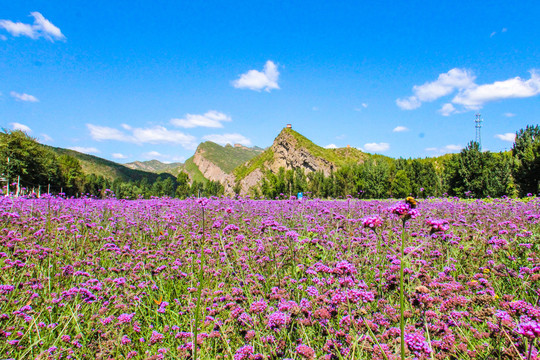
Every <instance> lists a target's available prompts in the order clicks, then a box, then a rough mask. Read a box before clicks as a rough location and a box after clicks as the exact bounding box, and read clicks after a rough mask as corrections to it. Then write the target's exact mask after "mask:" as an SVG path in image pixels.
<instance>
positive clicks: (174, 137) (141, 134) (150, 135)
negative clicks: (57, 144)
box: [86, 124, 196, 149]
mask: <svg viewBox="0 0 540 360" xmlns="http://www.w3.org/2000/svg"><path fill="white" fill-rule="evenodd" d="M86 126H87V127H88V130H90V136H91V137H92V139H94V140H97V141H104V140H116V141H123V142H130V143H135V144H145V143H149V144H163V143H170V144H180V145H182V146H183V147H184V148H186V149H194V148H195V147H196V144H195V137H194V136H192V135H189V134H184V133H183V132H181V131H176V130H169V129H167V128H165V127H163V126H154V127H151V128H131V127H129V126H128V127H129V128H130V129H129V130H128V131H130V132H131V134H126V133H125V132H123V131H121V130H118V129H115V128H111V127H107V126H99V125H93V124H86ZM124 128H125V127H124ZM126 130H127V129H126Z"/></svg>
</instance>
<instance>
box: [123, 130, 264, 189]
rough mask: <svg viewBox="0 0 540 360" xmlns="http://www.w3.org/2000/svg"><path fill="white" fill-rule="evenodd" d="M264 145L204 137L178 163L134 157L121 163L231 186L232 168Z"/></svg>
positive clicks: (132, 167)
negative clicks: (203, 140) (225, 143)
mask: <svg viewBox="0 0 540 360" xmlns="http://www.w3.org/2000/svg"><path fill="white" fill-rule="evenodd" d="M263 151H264V149H261V148H259V147H256V146H255V147H247V146H243V145H239V144H236V145H235V146H232V145H230V144H227V145H225V146H221V145H219V144H216V143H214V142H211V141H206V142H203V143H201V144H199V146H198V147H197V149H196V151H195V154H193V156H192V157H190V158H189V159H187V160H186V161H185V162H184V163H183V164H182V163H171V164H165V163H162V162H161V161H158V160H150V161H134V162H131V163H127V164H125V165H126V166H127V167H129V168H131V169H136V170H143V171H149V172H153V173H169V174H172V175H174V176H178V174H179V173H180V172H181V171H183V172H185V173H187V174H188V175H189V178H190V179H191V181H192V182H193V181H197V182H202V183H205V182H207V181H209V180H212V181H218V182H220V183H221V184H223V185H224V186H225V188H226V189H231V191H232V187H233V186H234V179H235V178H234V176H233V175H232V172H233V170H234V169H235V168H237V167H238V166H240V165H242V164H244V163H246V162H247V161H249V160H251V159H252V158H254V157H255V156H257V155H259V154H261V153H262V152H263Z"/></svg>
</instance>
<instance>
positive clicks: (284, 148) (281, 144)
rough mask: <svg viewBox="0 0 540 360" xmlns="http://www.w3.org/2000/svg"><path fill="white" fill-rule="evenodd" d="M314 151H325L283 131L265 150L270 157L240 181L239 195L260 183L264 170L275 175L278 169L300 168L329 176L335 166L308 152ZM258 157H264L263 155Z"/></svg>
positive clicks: (299, 136) (288, 130)
mask: <svg viewBox="0 0 540 360" xmlns="http://www.w3.org/2000/svg"><path fill="white" fill-rule="evenodd" d="M302 139H303V143H302ZM306 144H309V145H310V147H311V148H312V149H310V148H308V147H306V146H305V145H306ZM314 149H315V150H317V151H319V152H320V151H325V150H326V149H323V148H321V147H320V146H317V145H315V144H313V143H312V142H311V141H309V140H307V139H305V138H304V137H303V136H301V135H300V134H298V133H297V132H295V131H293V130H291V129H287V128H285V129H283V131H281V133H280V134H279V135H278V136H277V137H276V138H275V140H274V142H273V144H272V146H271V147H270V148H269V149H268V150H266V151H267V154H268V153H271V154H272V156H271V157H270V158H269V159H268V160H266V161H264V162H263V163H262V165H261V166H260V167H258V168H255V169H254V170H253V171H251V172H249V173H248V174H247V175H246V176H245V177H244V178H243V179H241V180H240V185H241V194H242V195H247V194H249V192H250V190H251V189H252V188H253V187H256V186H257V185H258V184H259V183H260V181H261V180H262V178H263V177H264V171H265V170H270V171H272V172H273V173H277V172H278V171H279V169H280V168H284V169H285V170H295V169H298V168H300V169H303V170H304V172H305V173H306V174H309V173H311V172H316V171H322V172H323V173H324V175H325V176H328V175H330V172H331V171H332V170H335V164H334V163H332V162H331V161H329V160H327V159H325V158H324V157H322V156H317V155H316V154H314V153H313V151H310V150H314ZM260 156H264V154H262V155H260Z"/></svg>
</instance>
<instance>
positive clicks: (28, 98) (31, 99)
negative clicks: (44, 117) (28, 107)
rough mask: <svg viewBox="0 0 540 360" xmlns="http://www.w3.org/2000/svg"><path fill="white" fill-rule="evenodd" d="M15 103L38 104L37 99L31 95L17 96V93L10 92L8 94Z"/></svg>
mask: <svg viewBox="0 0 540 360" xmlns="http://www.w3.org/2000/svg"><path fill="white" fill-rule="evenodd" d="M9 94H10V95H11V97H13V98H14V99H15V100H17V101H26V102H39V99H38V98H36V97H35V96H33V95H28V94H19V93H18V92H15V91H12V92H10V93H9Z"/></svg>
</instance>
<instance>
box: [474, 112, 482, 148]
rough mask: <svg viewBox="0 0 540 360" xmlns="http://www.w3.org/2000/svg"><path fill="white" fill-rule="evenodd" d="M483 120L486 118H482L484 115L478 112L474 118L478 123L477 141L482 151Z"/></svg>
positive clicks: (476, 126)
mask: <svg viewBox="0 0 540 360" xmlns="http://www.w3.org/2000/svg"><path fill="white" fill-rule="evenodd" d="M482 121H484V119H482V116H481V115H480V113H478V114H476V120H474V122H475V123H476V125H475V128H476V142H477V143H478V148H479V149H480V151H482V135H481V133H480V128H481V127H482Z"/></svg>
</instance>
